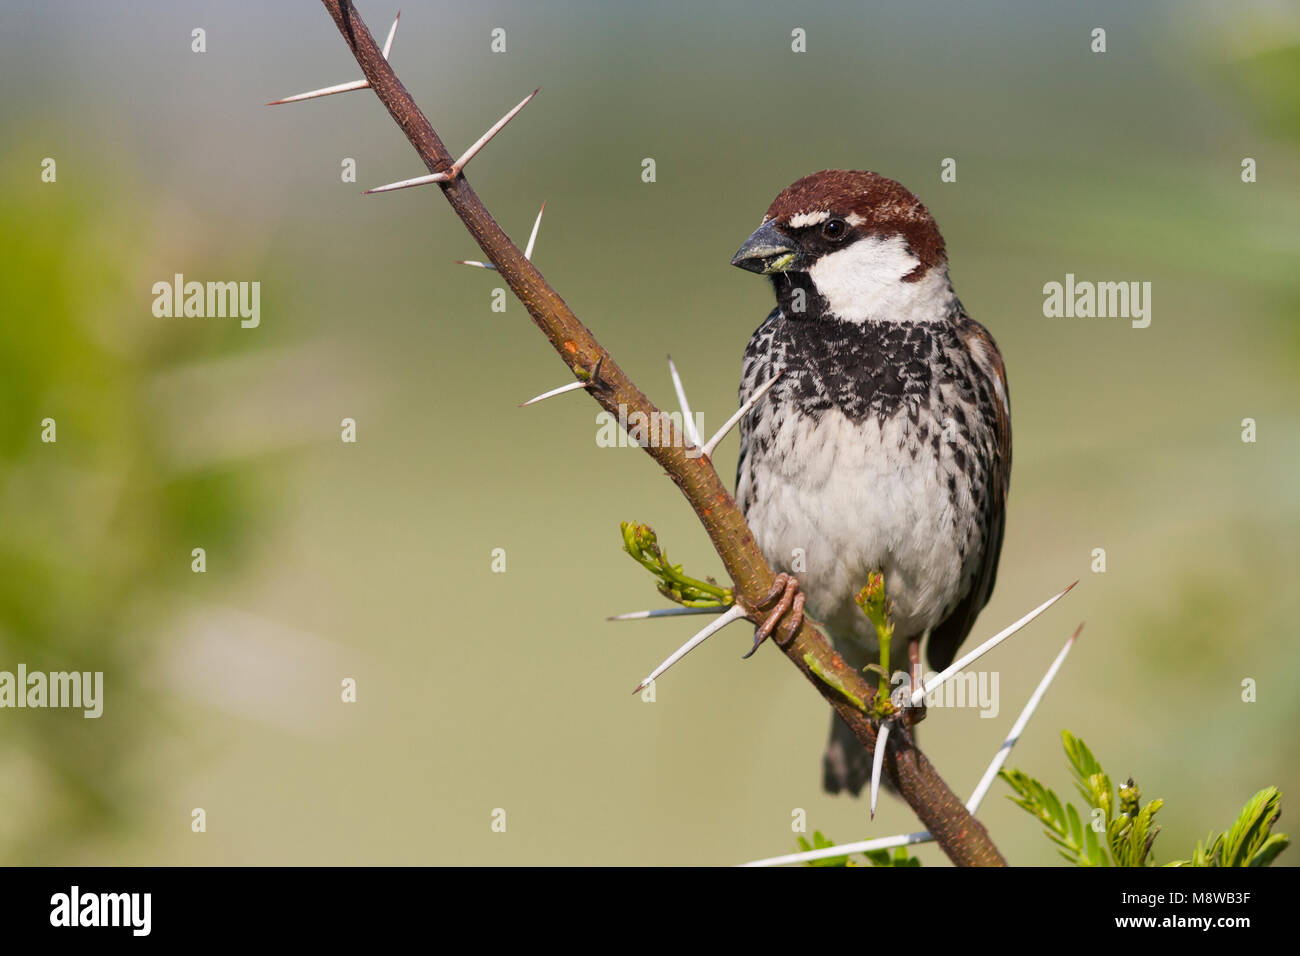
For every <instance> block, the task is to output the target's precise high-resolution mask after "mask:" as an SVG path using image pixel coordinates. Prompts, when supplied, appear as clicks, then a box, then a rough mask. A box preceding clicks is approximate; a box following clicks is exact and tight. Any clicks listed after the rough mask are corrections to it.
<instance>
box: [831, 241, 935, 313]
mask: <svg viewBox="0 0 1300 956" xmlns="http://www.w3.org/2000/svg"><path fill="white" fill-rule="evenodd" d="M920 264H921V261H920V260H919V259H917V258H916V256H914V255H913V254H912V253H911V252H909V251H908V249H907V243H906V242H905V241H904V240H903V237H902V236H891V237H890V238H888V239H880V238H877V237H874V236H864V237H862V238H861V239H859V240H858V241H857V242H855V243H853V244H852V245H850V246H848V247H846V248H844V249H841V250H839V251H838V252H831V253H828V254H826V255H824V256H822V257H821V258H820V259H818V260H817V262H816V263H814V264H813V267H812V268H811V269H809V270H808V275H809V277H810V278H811V279H812V281H813V284H814V285H815V286H816V287H817V291H818V292H819V293H821V296H822V298H824V299H825V300H826V302H827V304H828V305H829V306H830V310H831V311H832V312H834V313H835V314H836V315H837V316H838V317H840V318H841V319H844V320H846V321H849V322H863V321H866V320H867V319H888V320H892V321H909V320H912V319H914V318H915V317H914V315H912V312H913V311H914V310H915V309H916V308H917V307H918V306H923V305H924V304H926V303H923V302H922V301H921V300H926V299H930V298H932V297H934V296H935V294H936V293H937V292H939V291H940V290H939V289H936V288H931V286H934V285H935V280H940V284H941V285H942V286H943V287H944V288H945V289H946V288H947V287H948V283H947V278H946V276H943V275H942V273H943V271H944V270H942V269H931V270H929V272H928V273H927V274H926V275H925V276H924V277H923V278H922V279H921V281H920V282H903V281H902V280H903V276H905V275H907V274H908V273H910V272H912V271H913V270H914V269H916V267H917V266H919V265H920Z"/></svg>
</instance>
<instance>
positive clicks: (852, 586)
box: [732, 170, 1011, 795]
mask: <svg viewBox="0 0 1300 956" xmlns="http://www.w3.org/2000/svg"><path fill="white" fill-rule="evenodd" d="M732 265H736V266H739V267H740V268H742V269H748V270H749V271H751V272H757V273H759V274H761V275H766V276H768V277H769V278H770V279H771V281H772V286H773V288H774V290H775V292H776V303H777V304H776V308H775V309H773V310H772V312H771V313H770V314H769V315H768V317H767V318H766V319H765V320H764V321H763V324H762V325H760V326H759V327H758V330H757V331H756V332H754V334H753V336H752V338H750V340H749V346H748V347H747V348H746V349H745V357H744V365H743V372H742V377H741V383H740V399H741V403H742V404H743V403H744V402H745V401H746V400H747V399H748V398H749V397H750V396H751V395H752V394H753V393H754V392H755V391H756V390H757V389H758V388H760V387H761V386H762V385H763V384H764V383H766V382H768V381H769V380H770V379H772V378H773V377H774V376H777V375H779V376H780V378H779V379H778V381H776V382H775V383H774V385H773V387H772V388H771V390H770V391H769V392H768V393H767V395H766V396H765V397H764V398H763V399H762V400H761V401H759V403H758V404H757V405H756V406H755V407H754V408H753V410H752V411H750V412H749V414H748V415H746V416H745V418H744V419H743V420H742V422H741V439H740V444H741V448H740V463H739V467H738V473H737V478H736V499H737V501H738V502H739V504H740V508H741V510H742V511H743V512H744V514H745V517H746V519H747V520H748V522H749V525H750V528H751V529H752V530H753V532H754V536H755V538H756V539H757V541H758V545H759V547H760V549H761V550H762V552H763V554H764V556H765V557H766V558H767V560H768V562H769V563H770V564H771V565H772V566H773V568H774V569H775V570H777V571H778V572H784V573H785V575H788V577H785V576H784V575H783V577H782V578H781V581H782V582H783V583H786V582H788V587H787V591H786V600H785V601H783V603H782V605H781V606H780V610H778V611H777V612H775V613H777V614H780V613H782V612H783V611H785V610H787V609H788V608H789V607H790V604H791V602H790V600H789V598H790V595H791V593H794V592H795V589H796V588H797V593H798V594H799V595H801V596H802V599H803V606H804V607H806V609H807V612H808V614H809V615H810V616H811V617H812V618H814V619H815V620H817V621H818V622H820V623H821V624H822V625H823V626H824V627H825V628H826V630H827V631H828V633H829V634H830V635H831V637H832V639H833V640H834V642H835V646H836V650H837V651H839V653H840V654H841V655H842V656H843V657H844V658H845V660H846V661H847V662H848V663H850V664H851V665H852V666H855V667H858V668H861V667H863V666H865V665H866V664H868V663H870V662H872V661H875V660H876V659H877V655H878V647H877V643H878V642H877V638H876V634H875V631H874V629H873V628H872V626H871V623H870V621H869V620H868V619H867V617H866V615H865V614H863V612H862V611H861V610H860V609H859V607H858V606H857V604H856V603H855V602H854V598H855V596H856V595H857V593H858V591H859V590H860V589H861V588H862V586H863V585H864V584H866V582H867V577H868V575H869V574H870V573H871V572H873V571H879V572H881V573H883V575H884V581H885V592H886V594H887V595H888V597H889V598H890V600H891V601H892V604H893V612H892V613H893V621H894V625H895V631H894V634H895V639H894V646H895V647H897V648H900V649H901V647H903V646H907V647H908V649H909V654H910V658H911V663H912V670H913V675H914V676H915V675H917V674H918V673H919V671H920V641H921V639H922V638H923V637H924V636H925V635H926V634H927V633H928V634H929V644H928V651H927V656H928V660H929V663H930V666H931V667H932V668H934V669H936V670H939V669H942V668H943V667H945V666H947V665H948V664H949V663H950V662H951V661H952V659H953V657H954V655H955V653H956V650H957V647H958V646H959V645H960V644H961V642H962V641H963V640H964V639H965V638H966V635H967V634H969V633H970V630H971V627H972V626H973V625H974V623H975V618H976V616H977V615H978V614H979V612H980V610H981V609H982V608H983V607H984V605H985V604H986V603H987V602H988V599H989V594H990V592H991V591H992V590H993V582H994V577H995V574H996V571H997V565H998V553H999V551H1000V550H1001V548H1002V528H1003V519H1004V514H1005V508H1006V499H1007V486H1008V479H1009V476H1010V472H1011V407H1010V403H1009V400H1008V397H1007V382H1006V372H1005V370H1004V368H1003V364H1002V356H1001V353H1000V352H999V351H998V347H997V345H996V343H995V342H994V341H993V338H992V336H991V335H989V333H988V331H987V330H986V329H985V328H984V327H983V326H982V325H980V324H979V323H978V322H976V321H975V320H974V319H972V318H971V317H970V316H969V315H967V314H966V310H965V309H964V308H963V307H962V304H961V302H960V301H958V299H957V295H956V293H955V292H954V291H953V288H952V283H951V281H950V280H949V278H948V259H947V256H946V253H945V250H944V241H943V237H942V236H941V235H940V233H939V227H938V226H937V225H936V224H935V221H934V217H933V216H931V215H930V212H929V211H928V210H927V209H926V208H925V206H924V205H922V204H921V202H920V200H918V199H917V198H916V197H915V196H914V195H912V193H910V192H908V190H907V189H905V188H904V187H903V186H901V185H900V184H899V183H897V182H895V181H893V180H892V179H887V178H885V177H884V176H881V175H879V174H877V173H873V172H856V171H845V170H825V171H823V172H819V173H814V174H813V175H811V176H806V177H804V178H803V179H800V180H798V181H797V182H795V183H793V184H792V185H790V186H789V187H788V188H787V189H785V191H783V192H782V193H781V194H780V195H779V196H777V197H776V200H775V201H774V202H773V203H772V205H771V207H770V208H769V209H768V210H767V215H766V216H764V217H763V222H762V224H761V225H760V226H759V227H758V229H757V230H755V232H754V233H753V235H751V236H750V237H749V238H748V239H747V240H746V241H745V243H744V245H742V246H741V247H740V250H739V251H738V252H737V253H736V255H735V257H734V258H733V259H732ZM795 611H796V612H798V611H799V608H798V607H797V606H796V608H795ZM768 623H769V624H770V623H772V622H771V621H769V622H768ZM765 626H766V625H765ZM769 631H770V628H769ZM760 633H764V632H762V631H761V630H760ZM764 636H766V633H764ZM823 770H824V774H823V784H824V786H825V788H826V789H827V790H828V791H830V792H831V793H838V792H840V791H842V790H849V791H851V792H852V793H853V794H854V795H856V794H857V793H858V792H859V791H860V790H861V788H862V786H863V785H864V784H865V783H866V782H867V781H868V779H869V778H870V775H871V755H870V754H869V753H868V752H867V751H866V750H865V749H864V748H863V746H862V745H861V743H859V742H858V740H857V738H856V737H855V736H854V735H853V734H852V732H850V731H849V729H848V727H847V726H846V725H845V724H843V723H842V722H841V721H839V720H838V719H836V718H835V716H834V714H832V724H831V737H830V743H829V745H828V747H827V750H826V756H825V758H824V761H823Z"/></svg>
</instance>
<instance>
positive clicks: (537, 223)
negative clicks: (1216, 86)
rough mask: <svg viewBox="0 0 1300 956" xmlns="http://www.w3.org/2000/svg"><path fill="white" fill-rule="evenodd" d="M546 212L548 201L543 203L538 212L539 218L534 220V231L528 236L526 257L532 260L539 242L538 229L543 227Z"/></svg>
mask: <svg viewBox="0 0 1300 956" xmlns="http://www.w3.org/2000/svg"><path fill="white" fill-rule="evenodd" d="M544 212H546V203H542V208H541V210H540V211H539V212H538V213H537V219H536V220H535V221H534V222H533V231H532V232H531V233H530V234H529V236H528V245H527V246H525V247H524V258H525V259H528V260H529V261H532V258H533V246H535V245H536V244H537V230H538V229H540V228H541V227H542V213H544Z"/></svg>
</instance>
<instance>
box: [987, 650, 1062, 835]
mask: <svg viewBox="0 0 1300 956" xmlns="http://www.w3.org/2000/svg"><path fill="white" fill-rule="evenodd" d="M1082 630H1083V625H1082V624H1080V625H1079V626H1078V628H1077V629H1076V630H1075V632H1074V633H1073V634H1071V635H1070V639H1069V640H1068V641H1066V642H1065V646H1064V647H1063V648H1061V653H1059V654H1057V655H1056V660H1054V661H1052V666H1051V667H1049V668H1048V669H1047V673H1046V674H1044V675H1043V679H1042V680H1040V681H1039V682H1038V687H1037V688H1036V689H1035V690H1034V693H1033V696H1031V697H1030V698H1029V702H1028V703H1027V704H1025V709H1024V710H1022V711H1021V712H1020V716H1019V717H1017V718H1016V722H1015V724H1013V725H1012V727H1011V733H1009V734H1007V739H1006V740H1004V741H1002V747H1001V748H1000V749H999V750H998V752H997V753H996V754H995V755H994V757H993V762H992V763H990V764H989V768H988V769H987V770H985V771H984V776H983V777H982V778H981V779H980V782H979V786H977V787H976V788H975V792H974V793H972V794H971V795H970V799H969V800H967V801H966V809H967V810H968V811H970V813H971V815H972V816H973V815H974V814H975V811H976V810H978V809H979V808H980V803H981V802H983V800H984V797H985V796H986V795H987V794H988V792H989V788H990V787H992V786H993V781H994V780H996V779H997V776H998V771H999V770H1001V769H1002V765H1003V764H1004V763H1006V762H1007V757H1009V756H1011V748H1012V747H1014V746H1015V745H1016V744H1017V743H1018V742H1019V740H1020V735H1021V734H1023V733H1024V732H1025V727H1026V725H1028V723H1029V718H1030V717H1033V716H1034V711H1035V710H1037V709H1038V705H1039V703H1040V702H1041V701H1042V699H1043V696H1044V695H1045V694H1046V693H1047V688H1049V687H1051V686H1052V681H1053V680H1054V679H1055V678H1056V672H1057V671H1059V670H1060V669H1061V665H1062V664H1064V663H1065V658H1066V656H1067V655H1069V653H1070V649H1071V648H1072V647H1074V640H1075V638H1077V637H1078V636H1079V631H1082Z"/></svg>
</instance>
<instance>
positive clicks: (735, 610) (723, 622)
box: [632, 604, 745, 694]
mask: <svg viewBox="0 0 1300 956" xmlns="http://www.w3.org/2000/svg"><path fill="white" fill-rule="evenodd" d="M744 616H745V609H744V608H742V607H741V606H740V605H739V604H733V605H732V606H731V607H730V608H729V609H728V610H727V612H726V613H725V614H723V615H722V616H721V617H719V618H718V619H717V620H716V621H710V622H709V623H708V624H707V625H706V626H705V627H704V628H703V629H702V630H701V631H699V632H698V633H697V634H695V635H694V636H693V637H691V639H690V640H688V641H687V642H686V643H685V644H683V645H682V646H681V647H679V648H677V650H675V651H673V652H672V653H671V654H669V655H668V657H666V658H665V659H664V662H663V663H662V664H660V665H659V666H658V667H656V668H655V669H654V670H652V671H651V672H650V676H649V677H647V678H646V679H645V680H643V681H641V683H639V684H637V686H636V690H634V691H633V692H632V693H634V694H639V693H640V692H641V691H642V690H644V689H645V686H646V685H647V684H649V683H650V682H651V681H652V680H655V679H657V678H658V677H660V676H661V675H662V674H663V672H664V671H666V670H668V668H670V667H672V666H673V665H674V664H676V663H677V662H678V661H679V660H681V659H682V658H683V657H685V656H686V655H687V654H689V653H690V652H691V651H693V650H695V648H697V647H699V646H700V645H701V644H703V643H704V642H705V641H706V640H708V639H709V638H710V637H712V636H713V635H714V634H716V633H718V631H720V630H722V629H723V628H724V627H726V626H727V625H728V624H731V623H732V622H734V621H739V620H740V619H741V618H743V617H744Z"/></svg>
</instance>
